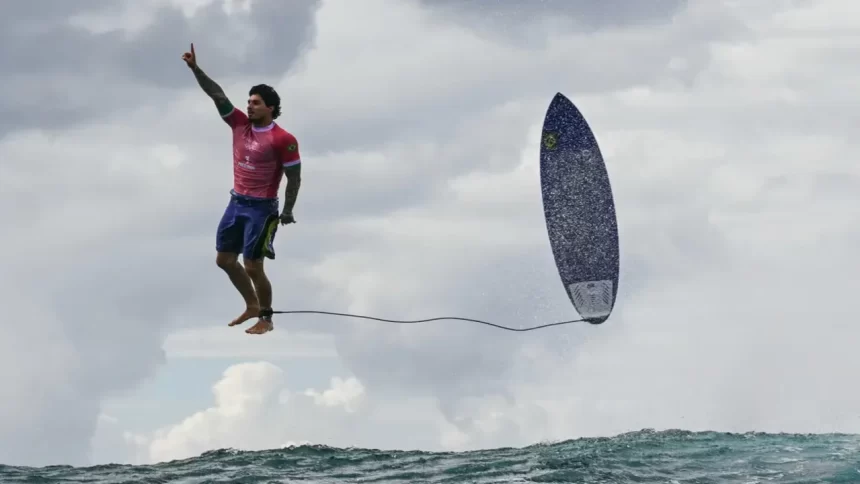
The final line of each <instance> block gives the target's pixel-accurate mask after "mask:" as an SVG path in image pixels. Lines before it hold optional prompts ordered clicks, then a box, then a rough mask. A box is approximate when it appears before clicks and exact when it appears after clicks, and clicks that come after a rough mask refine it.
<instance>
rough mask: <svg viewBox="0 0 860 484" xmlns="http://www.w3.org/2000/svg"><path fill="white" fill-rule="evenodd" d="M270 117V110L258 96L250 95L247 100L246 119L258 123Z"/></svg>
mask: <svg viewBox="0 0 860 484" xmlns="http://www.w3.org/2000/svg"><path fill="white" fill-rule="evenodd" d="M271 115H272V108H270V107H267V106H266V103H265V102H263V98H261V97H260V95H259V94H252V95H251V97H249V98H248V119H249V120H251V121H259V120H261V119H264V118H266V117H270V116H271Z"/></svg>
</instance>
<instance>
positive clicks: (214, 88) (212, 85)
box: [182, 43, 233, 116]
mask: <svg viewBox="0 0 860 484" xmlns="http://www.w3.org/2000/svg"><path fill="white" fill-rule="evenodd" d="M182 60H184V61H185V63H186V64H187V65H188V67H189V68H190V69H191V72H193V73H194V77H195V78H197V83H198V84H200V87H201V88H202V89H203V92H205V93H206V94H207V95H208V96H209V97H210V98H212V101H214V102H215V106H216V107H217V108H218V112H219V113H220V114H221V115H222V116H225V115H227V114H229V113H230V112H231V111H232V110H233V104H232V103H231V102H230V100H229V99H228V98H227V94H225V93H224V90H223V89H221V86H219V85H218V83H217V82H215V81H213V80H212V79H211V78H210V77H209V76H207V75H206V73H205V72H203V70H202V69H200V66H199V65H197V54H196V53H195V52H194V44H193V43H192V44H191V51H190V52H186V53H184V54H182Z"/></svg>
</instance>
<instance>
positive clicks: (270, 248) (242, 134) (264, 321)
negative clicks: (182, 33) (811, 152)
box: [182, 44, 302, 334]
mask: <svg viewBox="0 0 860 484" xmlns="http://www.w3.org/2000/svg"><path fill="white" fill-rule="evenodd" d="M182 60H184V61H185V63H186V64H187V65H188V67H189V68H190V69H191V72H193V73H194V76H195V77H196V78H197V82H198V83H199V84H200V87H201V88H203V91H204V92H205V93H206V94H208V95H209V97H210V98H212V100H213V101H214V102H215V106H216V107H217V108H218V113H219V114H221V117H222V119H224V121H225V122H226V123H227V125H228V126H230V128H231V130H232V131H233V189H232V190H231V191H230V202H229V203H228V205H227V208H226V210H225V211H224V215H223V217H222V218H221V223H220V224H219V225H218V230H217V235H216V243H215V249H216V251H217V256H216V258H215V261H216V263H217V264H218V267H220V268H221V269H223V270H224V272H226V273H227V275H228V276H229V277H230V281H231V282H232V283H233V285H234V286H235V287H236V289H237V290H238V291H239V293H240V294H241V295H242V297H243V298H244V299H245V312H243V313H242V314H241V315H240V316H239V317H237V318H236V319H234V320H233V321H232V322H230V324H229V326H235V325H237V324H242V323H243V322H245V321H247V320H249V319H252V318H255V317H256V318H257V323H256V324H254V325H253V326H252V327H250V328H248V329H247V330H245V332H246V333H249V334H263V333H266V332H269V331H272V330H273V329H274V325H273V324H272V286H271V284H270V283H269V279H268V278H267V277H266V273H265V272H264V271H263V260H264V259H265V258H267V257H268V258H269V259H274V258H275V250H274V239H275V232H276V231H277V229H278V222H280V223H281V224H282V225H284V224H289V223H294V222H295V221H296V220H295V219H294V218H293V207H294V206H295V204H296V198H297V197H298V194H299V186H300V185H301V169H302V165H301V158H300V157H299V147H298V142H297V141H296V138H295V136H293V135H292V134H290V133H289V132H287V131H285V130H284V129H283V128H281V127H280V126H278V125H277V124H276V123H275V121H274V120H275V118H277V117H278V116H280V114H281V99H280V97H279V96H278V93H277V92H275V90H274V89H272V88H271V87H270V86H267V85H265V84H259V85H256V86H254V87H252V88H251V90H250V91H249V92H248V96H249V97H248V108H247V114H246V113H243V112H242V111H240V110H239V109H236V108H235V107H234V106H233V104H232V103H231V102H230V100H229V99H227V95H225V94H224V90H223V89H221V87H220V86H219V85H218V84H216V83H215V81H213V80H212V79H210V78H209V77H208V76H207V75H206V74H205V73H203V71H202V70H200V67H199V66H198V65H197V56H196V54H195V53H194V44H191V51H190V52H186V53H184V54H183V55H182ZM283 175H286V178H287V188H286V194H285V196H284V207H283V210H281V212H280V213H278V190H279V188H280V184H281V177H282V176H283ZM239 254H242V259H243V262H244V263H245V266H244V267H242V265H241V264H239Z"/></svg>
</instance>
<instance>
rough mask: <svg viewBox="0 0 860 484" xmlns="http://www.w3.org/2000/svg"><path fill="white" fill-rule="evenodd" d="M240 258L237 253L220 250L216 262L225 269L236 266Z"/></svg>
mask: <svg viewBox="0 0 860 484" xmlns="http://www.w3.org/2000/svg"><path fill="white" fill-rule="evenodd" d="M238 260H239V259H238V257H237V255H236V254H231V253H229V252H218V255H216V256H215V264H216V265H217V266H218V267H220V268H221V269H224V270H225V271H226V270H229V269H232V268H233V267H236V263H237V262H238Z"/></svg>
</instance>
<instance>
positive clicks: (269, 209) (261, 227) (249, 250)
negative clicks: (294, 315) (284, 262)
mask: <svg viewBox="0 0 860 484" xmlns="http://www.w3.org/2000/svg"><path fill="white" fill-rule="evenodd" d="M277 230H278V206H277V202H272V203H271V204H260V206H259V207H255V210H254V212H253V213H252V214H250V220H249V222H248V224H247V225H246V226H245V247H244V249H243V252H242V257H243V259H244V261H245V270H246V271H247V273H248V276H250V278H251V280H252V281H253V282H254V287H255V288H256V290H257V298H258V300H259V303H260V309H261V310H262V311H264V312H265V311H271V309H272V284H271V282H269V278H268V276H267V275H266V271H265V265H264V261H265V260H266V258H269V259H274V258H275V249H274V241H275V233H276V232H277ZM273 329H274V325H273V324H272V316H271V314H268V315H263V316H261V317H260V318H259V320H258V321H257V324H255V325H254V326H252V327H250V328H248V329H247V330H246V332H247V333H251V334H262V333H266V332H268V331H271V330H273Z"/></svg>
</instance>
